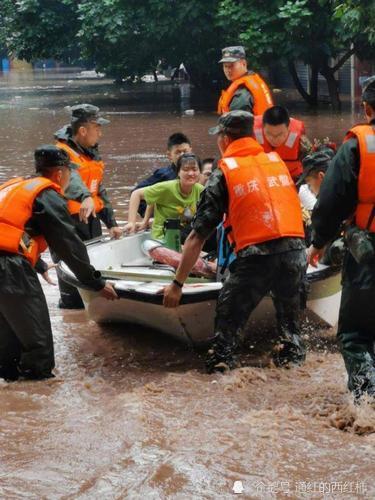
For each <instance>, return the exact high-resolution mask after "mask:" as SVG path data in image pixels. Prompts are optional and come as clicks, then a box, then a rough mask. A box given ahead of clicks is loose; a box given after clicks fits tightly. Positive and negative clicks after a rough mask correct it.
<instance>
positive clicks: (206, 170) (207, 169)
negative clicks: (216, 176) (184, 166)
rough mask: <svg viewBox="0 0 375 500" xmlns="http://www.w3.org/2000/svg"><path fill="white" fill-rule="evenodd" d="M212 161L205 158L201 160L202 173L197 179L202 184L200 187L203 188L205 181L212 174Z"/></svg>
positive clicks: (212, 159)
mask: <svg viewBox="0 0 375 500" xmlns="http://www.w3.org/2000/svg"><path fill="white" fill-rule="evenodd" d="M214 161H215V160H214V158H205V159H204V160H202V172H201V175H200V177H199V182H200V183H201V184H202V186H205V185H206V184H207V181H208V179H209V178H210V176H211V174H212V168H213V165H214Z"/></svg>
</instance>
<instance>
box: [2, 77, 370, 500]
mask: <svg viewBox="0 0 375 500" xmlns="http://www.w3.org/2000/svg"><path fill="white" fill-rule="evenodd" d="M198 94H199V93H198ZM181 96H182V100H181ZM290 98H291V96H290V95H287V94H286V93H285V92H283V93H281V94H279V101H280V100H284V101H285V100H288V99H290ZM80 101H87V102H92V103H98V104H99V105H101V107H102V108H103V110H104V111H105V112H107V113H108V115H109V116H108V117H109V118H110V120H111V124H110V125H108V126H107V127H106V128H105V130H104V136H103V139H102V146H101V150H102V153H103V157H104V160H105V162H106V166H107V167H106V168H107V170H106V178H105V181H106V185H107V186H108V189H109V192H110V195H111V198H112V200H113V203H114V206H115V208H116V213H117V217H118V220H119V221H120V222H121V221H124V220H125V219H126V211H127V204H128V199H129V190H130V188H131V186H133V184H134V183H135V182H136V180H138V179H141V178H142V177H143V176H145V175H147V174H149V173H150V172H151V171H152V169H153V167H154V166H155V165H166V163H167V162H166V160H165V158H164V150H165V142H166V138H167V136H168V135H169V134H170V133H172V132H174V131H179V130H181V131H183V132H185V133H186V134H187V135H188V136H189V137H191V139H192V142H193V145H194V150H195V151H196V152H197V153H198V154H200V155H201V156H202V157H205V156H211V155H215V154H217V152H216V147H215V143H214V140H213V139H212V138H210V137H209V136H208V135H207V128H208V127H209V126H211V125H212V124H213V123H214V122H215V115H214V114H213V113H211V112H208V111H207V109H209V108H210V107H211V106H212V104H213V101H212V99H210V98H209V97H207V96H202V95H197V93H196V94H195V95H194V94H193V95H192V101H190V102H189V100H188V96H187V89H186V88H183V89H182V91H181V90H180V89H179V88H178V87H177V86H176V87H175V88H174V89H173V90H171V88H170V87H168V86H159V87H157V88H156V89H155V86H147V85H144V86H143V87H141V88H135V89H130V90H123V89H116V88H115V87H113V86H112V85H110V82H108V81H104V80H101V81H97V80H94V81H92V80H80V79H76V73H75V72H74V71H72V72H70V73H64V72H39V73H25V72H24V73H9V74H3V75H1V74H0V181H4V180H6V179H7V178H8V177H10V176H14V175H24V174H26V173H28V172H30V171H31V170H32V151H33V149H34V148H35V147H36V146H38V145H39V144H40V143H47V142H50V141H51V140H52V133H53V131H55V130H56V129H57V128H59V127H60V126H61V125H63V124H64V123H66V121H67V118H68V115H67V114H66V112H64V110H63V107H64V106H66V105H69V104H73V103H77V102H80ZM292 106H293V104H292ZM186 108H195V109H196V110H197V109H198V110H199V109H202V110H203V111H196V113H195V115H194V116H183V115H182V113H181V111H182V110H183V109H186ZM295 109H296V111H295V114H296V116H302V117H303V118H304V119H305V122H306V127H307V131H308V133H309V135H310V136H311V137H320V138H321V137H325V136H327V135H329V136H330V137H331V138H332V139H334V140H336V141H339V140H340V138H341V137H342V136H343V134H344V132H345V130H346V129H347V128H348V127H349V126H350V125H351V124H352V123H355V122H356V121H358V116H359V115H358V114H356V113H352V112H349V111H348V112H344V113H343V114H341V115H338V116H333V115H332V114H331V113H330V112H329V109H324V107H323V109H321V110H320V113H319V115H317V114H309V113H308V112H307V111H305V110H304V107H303V105H296V107H295ZM204 110H206V111H204ZM43 286H44V285H43ZM44 290H45V293H46V296H47V300H48V304H49V307H50V313H51V320H52V326H53V333H54V339H55V349H56V370H55V372H56V379H54V380H50V381H47V382H18V383H12V384H6V383H1V382H0V418H1V419H0V498H5V499H8V498H10V499H18V498H29V499H93V498H95V499H96V498H98V499H122V498H131V499H138V498H139V499H141V498H142V499H143V498H150V499H165V498H173V499H174V498H176V499H187V498H189V499H190V498H204V499H205V498H207V499H211V498H215V499H216V498H223V499H226V498H232V497H233V498H235V497H239V498H241V497H242V498H260V499H268V498H374V497H375V487H374V470H375V465H374V463H375V452H374V444H375V434H374V433H372V432H371V431H373V430H374V429H375V417H374V411H373V410H372V409H371V408H369V407H367V406H366V405H364V406H361V407H359V408H354V407H353V405H352V404H351V402H350V398H349V396H348V393H347V392H346V387H345V378H346V377H345V370H344V366H343V362H342V360H341V357H340V356H339V354H338V353H337V350H336V345H335V339H334V332H333V331H332V330H324V329H322V328H320V327H319V326H317V325H314V324H311V323H310V324H307V325H305V336H306V339H307V341H308V344H309V347H310V350H309V354H308V358H307V362H306V364H305V365H304V366H303V367H301V368H295V369H291V370H278V369H275V368H272V367H270V366H269V358H268V349H269V343H268V342H267V333H266V332H261V333H260V335H259V334H258V339H257V342H254V339H251V338H250V339H249V341H248V343H247V347H246V349H245V353H244V355H243V362H244V364H246V365H248V366H247V367H244V368H241V369H238V370H235V371H234V372H232V373H229V374H224V375H206V374H205V373H204V371H203V369H202V360H201V359H200V358H199V356H198V355H197V354H196V353H193V352H192V351H191V350H190V349H189V348H188V347H186V346H184V345H182V344H179V343H177V342H175V341H173V340H171V339H169V338H167V337H163V336H162V335H160V334H159V333H157V332H154V331H146V330H144V329H140V328H139V327H137V326H132V325H117V326H99V325H96V324H95V323H93V322H91V321H88V320H87V319H86V317H85V314H84V312H81V311H61V310H59V309H57V307H56V303H57V298H58V294H57V290H56V287H52V286H48V285H46V286H44ZM254 345H255V347H251V346H254Z"/></svg>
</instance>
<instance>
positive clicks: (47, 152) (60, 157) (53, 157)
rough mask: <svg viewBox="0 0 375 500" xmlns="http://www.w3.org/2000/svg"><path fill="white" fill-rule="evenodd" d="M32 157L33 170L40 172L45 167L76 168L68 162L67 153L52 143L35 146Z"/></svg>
mask: <svg viewBox="0 0 375 500" xmlns="http://www.w3.org/2000/svg"><path fill="white" fill-rule="evenodd" d="M34 159H35V170H36V171H37V172H40V171H41V170H44V169H45V168H59V167H69V168H70V169H75V168H77V167H76V165H74V164H73V163H71V162H70V158H69V155H68V153H67V152H66V151H64V150H63V149H60V148H58V147H57V146H54V145H53V144H43V145H42V146H39V147H38V148H36V150H35V152H34Z"/></svg>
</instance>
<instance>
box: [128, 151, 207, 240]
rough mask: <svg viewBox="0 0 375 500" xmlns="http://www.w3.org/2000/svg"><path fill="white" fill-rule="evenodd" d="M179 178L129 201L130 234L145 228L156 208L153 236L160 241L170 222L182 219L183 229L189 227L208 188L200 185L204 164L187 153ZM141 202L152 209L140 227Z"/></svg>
mask: <svg viewBox="0 0 375 500" xmlns="http://www.w3.org/2000/svg"><path fill="white" fill-rule="evenodd" d="M176 166H177V176H178V177H177V179H174V180H172V181H166V182H159V183H157V184H154V185H152V186H147V187H145V188H141V189H137V190H136V191H133V193H132V195H131V197H130V201H129V215H128V223H127V224H126V226H125V231H126V232H127V233H134V232H135V231H136V230H140V229H145V228H146V227H147V225H148V221H149V219H150V216H151V213H152V206H153V209H154V221H153V224H152V229H151V236H152V238H154V239H156V240H162V239H163V238H164V222H165V221H166V220H167V219H180V221H181V226H182V228H183V227H184V226H189V225H190V222H191V220H192V218H193V216H194V214H195V212H196V209H197V204H198V201H199V198H200V194H201V192H202V191H203V189H204V187H203V186H202V185H201V184H199V178H200V173H201V168H202V167H201V162H200V160H199V158H198V157H197V156H196V155H194V154H192V153H185V154H183V155H181V156H180V158H179V159H178V161H177V165H176ZM141 200H145V201H146V203H147V205H148V208H147V210H146V213H145V216H144V219H143V221H142V223H141V224H140V225H139V226H138V227H137V224H136V220H137V211H138V207H139V204H140V202H141Z"/></svg>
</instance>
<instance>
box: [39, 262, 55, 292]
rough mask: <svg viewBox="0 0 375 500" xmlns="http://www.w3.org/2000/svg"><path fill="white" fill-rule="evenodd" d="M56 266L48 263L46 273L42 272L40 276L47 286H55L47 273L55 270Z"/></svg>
mask: <svg viewBox="0 0 375 500" xmlns="http://www.w3.org/2000/svg"><path fill="white" fill-rule="evenodd" d="M56 266H57V264H53V263H50V264H48V267H47V269H46V271H44V273H43V274H42V278H43V279H44V280H45V281H46V282H47V283H48V284H49V285H54V286H56V283H55V282H54V281H53V279H52V278H51V276H50V275H49V274H48V271H49V270H50V269H55V267H56Z"/></svg>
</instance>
